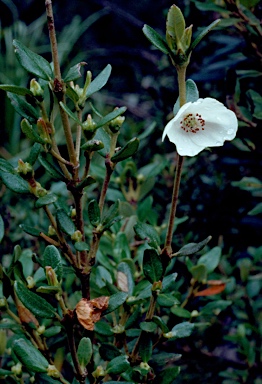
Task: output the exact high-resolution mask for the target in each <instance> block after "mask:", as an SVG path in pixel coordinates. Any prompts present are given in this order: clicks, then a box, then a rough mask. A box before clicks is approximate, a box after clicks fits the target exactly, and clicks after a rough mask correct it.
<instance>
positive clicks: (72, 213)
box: [70, 208, 76, 219]
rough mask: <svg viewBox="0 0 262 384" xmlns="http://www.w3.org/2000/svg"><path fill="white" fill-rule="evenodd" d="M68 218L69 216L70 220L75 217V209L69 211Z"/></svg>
mask: <svg viewBox="0 0 262 384" xmlns="http://www.w3.org/2000/svg"><path fill="white" fill-rule="evenodd" d="M70 216H71V218H72V219H73V218H74V217H76V209H75V208H72V209H71V212H70Z"/></svg>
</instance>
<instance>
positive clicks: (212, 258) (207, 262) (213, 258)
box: [197, 247, 221, 273]
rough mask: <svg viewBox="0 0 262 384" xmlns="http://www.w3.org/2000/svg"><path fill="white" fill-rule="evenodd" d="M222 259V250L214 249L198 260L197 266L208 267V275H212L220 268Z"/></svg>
mask: <svg viewBox="0 0 262 384" xmlns="http://www.w3.org/2000/svg"><path fill="white" fill-rule="evenodd" d="M220 258H221V248H220V247H214V248H212V249H211V250H210V251H209V252H207V253H205V254H204V255H202V256H201V257H200V258H199V259H198V261H197V265H200V264H203V265H204V266H205V267H206V270H207V273H211V272H213V271H214V269H215V268H216V267H217V266H218V264H219V261H220Z"/></svg>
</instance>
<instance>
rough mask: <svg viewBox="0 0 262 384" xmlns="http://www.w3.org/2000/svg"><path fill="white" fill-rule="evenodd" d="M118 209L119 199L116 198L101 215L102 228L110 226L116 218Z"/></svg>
mask: <svg viewBox="0 0 262 384" xmlns="http://www.w3.org/2000/svg"><path fill="white" fill-rule="evenodd" d="M118 210H119V200H117V201H116V202H115V203H114V204H112V205H111V206H110V208H109V209H108V210H107V212H106V213H105V214H104V215H103V217H102V224H103V227H104V230H106V229H108V228H109V227H111V225H112V224H113V223H114V221H115V219H118V217H117V214H118Z"/></svg>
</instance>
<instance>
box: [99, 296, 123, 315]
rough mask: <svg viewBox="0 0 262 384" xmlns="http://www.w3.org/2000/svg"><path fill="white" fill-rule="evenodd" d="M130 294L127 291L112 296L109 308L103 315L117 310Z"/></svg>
mask: <svg viewBox="0 0 262 384" xmlns="http://www.w3.org/2000/svg"><path fill="white" fill-rule="evenodd" d="M127 296H128V293H126V292H118V293H115V294H114V295H112V296H110V299H109V303H108V308H107V309H106V310H105V311H104V312H103V315H106V314H107V313H110V312H113V311H115V310H116V309H117V308H118V307H120V305H122V304H124V302H125V301H126V299H127Z"/></svg>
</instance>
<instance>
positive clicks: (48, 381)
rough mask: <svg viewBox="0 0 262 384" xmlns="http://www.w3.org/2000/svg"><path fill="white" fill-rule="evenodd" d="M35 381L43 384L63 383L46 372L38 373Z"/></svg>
mask: <svg viewBox="0 0 262 384" xmlns="http://www.w3.org/2000/svg"><path fill="white" fill-rule="evenodd" d="M34 378H35V383H39V384H40V383H41V384H59V383H60V384H61V381H60V380H54V379H52V377H50V376H48V375H46V374H45V373H36V375H35V377H34Z"/></svg>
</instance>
